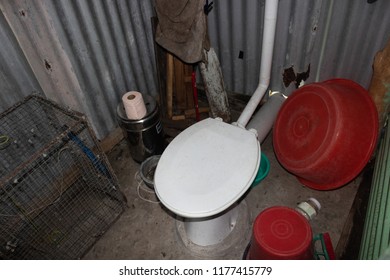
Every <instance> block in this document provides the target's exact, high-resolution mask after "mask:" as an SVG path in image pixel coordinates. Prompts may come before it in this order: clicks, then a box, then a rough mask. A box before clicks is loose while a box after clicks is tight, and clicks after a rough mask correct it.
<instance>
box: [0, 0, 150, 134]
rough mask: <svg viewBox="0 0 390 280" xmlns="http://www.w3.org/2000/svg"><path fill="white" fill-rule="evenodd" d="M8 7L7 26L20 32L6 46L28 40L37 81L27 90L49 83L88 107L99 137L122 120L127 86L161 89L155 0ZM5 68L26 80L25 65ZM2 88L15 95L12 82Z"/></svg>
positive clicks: (55, 96)
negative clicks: (119, 110) (120, 113)
mask: <svg viewBox="0 0 390 280" xmlns="http://www.w3.org/2000/svg"><path fill="white" fill-rule="evenodd" d="M0 7H1V10H2V14H3V15H4V16H5V18H6V20H7V22H6V23H7V24H8V25H9V27H8V26H7V24H6V23H5V22H2V29H5V30H7V29H9V28H10V29H12V31H13V35H14V37H15V38H16V40H15V38H10V39H11V40H9V42H7V43H6V46H10V47H9V49H8V50H7V49H6V50H3V48H4V47H3V46H2V47H1V48H2V52H7V51H8V52H9V53H12V51H13V50H12V47H15V48H20V50H19V51H17V57H18V59H19V60H20V61H22V62H24V64H19V66H20V70H21V71H23V72H25V73H28V76H29V77H30V80H33V81H35V83H32V84H31V88H29V87H23V88H21V90H22V91H23V93H21V94H20V95H27V94H29V93H30V92H31V91H32V90H33V89H35V90H42V92H43V93H44V95H45V96H47V97H48V98H50V99H52V100H54V101H57V102H59V103H60V104H64V105H67V106H69V107H71V108H73V109H75V110H78V111H81V112H83V113H85V114H86V115H87V117H88V119H89V121H90V123H91V124H92V126H93V127H94V129H95V131H96V132H97V134H98V137H99V138H102V137H104V136H105V135H107V134H108V133H109V132H110V131H111V130H112V129H113V128H114V127H115V126H116V120H115V110H116V106H117V104H118V103H119V101H120V98H121V97H122V95H123V94H124V93H125V92H126V91H129V90H138V91H141V92H143V93H147V94H151V95H157V84H156V79H155V77H156V74H155V73H156V67H155V64H154V60H155V58H154V50H153V48H154V46H153V37H152V28H151V17H152V15H153V5H152V2H151V1H126V0H120V1H119V0H118V1H103V0H100V1H68V0H62V1H50V0H45V1H27V0H25V1H23V0H16V1H2V2H1V6H0ZM3 15H2V16H3ZM9 33H10V32H9ZM11 35H12V34H11ZM12 39H13V40H12ZM14 52H15V51H14ZM6 54H7V53H6ZM6 54H4V55H6ZM5 71H6V74H7V75H8V76H7V77H9V76H11V78H13V81H12V83H13V84H14V83H19V82H21V81H19V80H18V79H19V75H18V72H16V71H14V72H12V73H9V72H8V71H7V70H5ZM11 78H10V80H11ZM36 81H37V82H36ZM15 87H16V86H15ZM1 91H2V94H1V101H2V103H3V104H4V103H9V101H13V99H14V98H11V99H10V98H7V97H5V96H6V95H9V94H11V93H10V91H9V90H8V89H7V88H3V86H2V88H1ZM3 101H4V102H3ZM7 105H9V104H7Z"/></svg>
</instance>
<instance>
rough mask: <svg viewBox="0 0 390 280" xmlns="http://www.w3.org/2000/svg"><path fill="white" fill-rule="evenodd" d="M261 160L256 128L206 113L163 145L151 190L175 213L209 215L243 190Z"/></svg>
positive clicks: (200, 216) (236, 198)
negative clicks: (165, 145) (249, 128)
mask: <svg viewBox="0 0 390 280" xmlns="http://www.w3.org/2000/svg"><path fill="white" fill-rule="evenodd" d="M259 165H260V144H259V142H258V141H257V137H256V135H255V133H253V132H252V131H248V130H246V129H243V128H240V127H238V126H235V125H231V124H227V123H224V122H222V121H221V120H219V119H211V118H208V119H205V120H203V121H201V122H198V123H196V124H194V125H192V126H190V127H189V128H187V129H186V130H184V131H183V132H182V133H180V134H179V135H178V136H177V137H176V138H175V139H174V140H173V141H172V142H171V143H170V144H169V146H168V147H167V148H166V149H165V151H164V153H163V154H162V156H161V158H160V161H159V163H158V165H157V169H156V173H155V191H156V194H157V196H158V198H159V199H160V201H161V202H162V204H164V205H165V206H166V207H167V208H168V209H170V210H171V211H173V212H174V213H176V214H177V215H179V216H183V217H188V218H202V217H209V216H212V215H215V214H218V213H220V212H222V211H223V210H225V209H227V208H228V207H229V206H231V205H232V204H233V203H234V202H236V201H237V200H238V199H239V198H240V197H241V196H242V195H243V194H244V193H245V191H246V190H247V189H248V188H249V187H250V185H251V183H252V181H253V180H254V178H255V176H256V173H257V170H258V168H259Z"/></svg>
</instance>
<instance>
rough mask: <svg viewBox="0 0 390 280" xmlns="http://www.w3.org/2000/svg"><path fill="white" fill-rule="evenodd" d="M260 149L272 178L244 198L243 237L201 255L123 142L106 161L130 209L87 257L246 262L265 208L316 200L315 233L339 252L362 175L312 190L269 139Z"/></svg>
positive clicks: (268, 138)
mask: <svg viewBox="0 0 390 280" xmlns="http://www.w3.org/2000/svg"><path fill="white" fill-rule="evenodd" d="M261 149H262V152H263V153H264V154H265V155H266V156H267V157H268V159H269V161H270V166H271V168H270V172H269V174H268V176H267V177H266V178H265V179H264V180H263V181H262V182H260V184H259V185H257V186H255V187H252V188H250V189H249V190H248V191H247V193H246V194H245V195H244V197H243V199H242V201H243V203H245V204H246V205H247V214H248V215H247V216H245V217H244V218H243V221H242V223H243V227H242V228H241V229H240V232H239V237H238V238H237V236H236V237H235V238H236V240H234V242H232V241H231V240H230V241H229V242H228V244H224V241H222V242H221V243H220V244H218V245H217V246H215V248H214V249H215V250H206V251H202V250H199V248H193V247H191V246H188V245H185V243H184V242H183V239H182V238H181V235H180V230H178V229H180V218H178V217H176V216H175V215H174V214H173V213H172V212H170V211H169V210H167V209H166V208H165V207H164V206H163V205H162V204H161V203H159V202H158V200H157V197H156V196H155V195H154V193H151V190H150V189H148V188H147V187H146V186H145V185H144V183H143V182H142V180H140V177H139V167H140V164H138V163H136V162H134V161H133V159H132V158H131V156H130V153H129V148H128V145H127V142H126V140H123V141H122V142H120V144H119V145H117V146H115V147H114V149H113V150H112V151H111V152H110V154H109V155H108V157H109V161H110V163H111V165H112V168H113V170H114V171H115V174H116V176H117V177H118V180H119V183H120V186H121V190H122V191H123V193H124V194H125V196H126V197H127V204H128V208H127V209H126V210H125V212H124V213H123V214H122V215H121V217H120V218H119V219H118V220H117V221H116V222H115V223H114V224H113V225H112V227H111V228H110V229H109V230H108V231H107V232H106V233H105V234H104V235H103V236H102V237H101V239H100V240H98V242H97V243H96V244H95V245H94V246H93V247H92V248H91V250H90V251H89V252H88V253H87V254H86V255H85V256H84V259H104V260H110V259H131V260H135V259H139V260H145V259H152V260H153V259H156V260H157V259H242V258H243V256H244V252H245V249H246V247H247V245H248V243H249V241H250V237H251V230H252V225H253V221H254V219H255V218H256V216H257V215H258V214H259V213H260V212H261V211H262V210H264V209H266V208H268V207H271V206H288V207H292V208H294V207H296V205H297V204H298V203H299V202H302V201H305V200H306V199H308V198H309V197H314V198H316V199H317V200H318V201H319V202H320V203H321V205H322V209H321V210H320V213H319V215H318V216H316V217H315V218H314V219H313V220H312V221H311V227H312V230H313V234H314V235H316V234H319V233H329V234H330V237H331V241H332V244H333V247H334V248H336V246H337V245H338V242H339V240H340V238H341V235H342V232H343V228H344V225H345V223H346V220H347V218H348V215H349V213H350V209H351V206H352V203H353V201H354V198H355V195H356V193H357V190H358V186H359V183H360V181H361V177H358V178H357V179H355V180H354V181H352V182H351V183H350V184H348V185H346V186H344V187H341V188H339V189H336V190H332V191H318V190H313V189H310V188H307V187H303V186H302V185H301V184H300V183H299V182H298V181H297V179H296V178H295V177H294V176H293V175H291V174H290V173H288V172H287V171H286V170H284V169H283V168H282V167H281V166H280V164H279V163H278V161H277V160H276V158H275V155H274V151H273V146H272V137H271V135H269V136H268V137H267V138H266V140H265V141H264V143H262V145H261Z"/></svg>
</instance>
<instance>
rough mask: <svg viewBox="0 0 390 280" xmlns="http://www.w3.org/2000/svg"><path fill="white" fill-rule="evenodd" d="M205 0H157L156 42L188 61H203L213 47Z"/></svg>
mask: <svg viewBox="0 0 390 280" xmlns="http://www.w3.org/2000/svg"><path fill="white" fill-rule="evenodd" d="M203 2H204V1H202V0H175V1H172V0H155V8H156V13H157V18H158V25H157V29H156V38H155V40H156V42H157V43H158V44H159V45H160V46H162V47H163V48H165V49H166V50H168V51H169V52H171V53H173V54H174V55H176V56H177V57H178V58H180V59H181V60H183V61H184V62H186V63H197V62H199V61H203V60H204V59H203V58H204V52H203V49H206V50H209V49H210V42H209V39H208V35H207V21H206V15H205V13H204V3H203Z"/></svg>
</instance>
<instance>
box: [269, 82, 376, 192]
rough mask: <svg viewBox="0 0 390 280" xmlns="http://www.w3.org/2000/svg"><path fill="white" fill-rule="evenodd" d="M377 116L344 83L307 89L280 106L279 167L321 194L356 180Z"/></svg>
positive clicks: (362, 94) (355, 87) (359, 90)
mask: <svg viewBox="0 0 390 280" xmlns="http://www.w3.org/2000/svg"><path fill="white" fill-rule="evenodd" d="M377 136H378V114H377V110H376V107H375V105H374V103H373V101H372V99H371V97H370V96H369V94H368V92H367V91H366V90H365V89H364V88H363V87H361V86H360V85H359V84H357V83H355V82H353V81H351V80H346V79H332V80H328V81H325V82H321V83H313V84H309V85H305V86H303V87H301V88H299V89H298V90H296V91H295V92H294V93H293V94H292V95H291V96H290V97H289V98H288V99H287V100H286V101H285V102H284V104H283V105H282V107H281V109H280V111H279V113H278V116H277V118H276V121H275V124H274V129H273V141H274V151H275V154H276V157H277V159H278V160H279V162H280V164H281V165H282V166H283V167H284V168H285V169H286V170H288V171H289V172H291V173H292V174H294V175H296V176H297V178H298V180H299V181H300V182H301V183H302V184H303V185H305V186H308V187H311V188H313V189H318V190H330V189H335V188H338V187H341V186H343V185H345V184H347V183H348V182H350V181H351V180H353V179H354V178H355V177H356V176H357V175H358V174H359V173H360V172H361V171H362V169H363V168H364V166H365V165H366V164H367V162H368V160H369V159H370V157H371V155H372V153H373V151H374V149H375V146H376V141H377Z"/></svg>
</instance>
